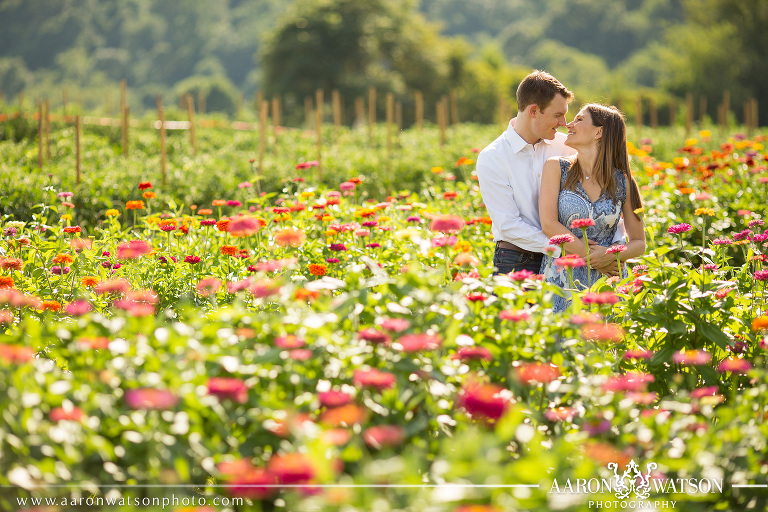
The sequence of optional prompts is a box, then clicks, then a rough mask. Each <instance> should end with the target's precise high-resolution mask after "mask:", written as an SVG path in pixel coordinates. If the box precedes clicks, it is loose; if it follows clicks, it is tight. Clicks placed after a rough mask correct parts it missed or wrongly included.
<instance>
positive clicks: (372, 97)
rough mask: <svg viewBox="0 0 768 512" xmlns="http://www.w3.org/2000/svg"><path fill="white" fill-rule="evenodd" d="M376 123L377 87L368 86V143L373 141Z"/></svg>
mask: <svg viewBox="0 0 768 512" xmlns="http://www.w3.org/2000/svg"><path fill="white" fill-rule="evenodd" d="M375 124H376V88H375V87H373V86H371V87H369V88H368V143H369V144H370V143H371V142H372V141H373V125H375Z"/></svg>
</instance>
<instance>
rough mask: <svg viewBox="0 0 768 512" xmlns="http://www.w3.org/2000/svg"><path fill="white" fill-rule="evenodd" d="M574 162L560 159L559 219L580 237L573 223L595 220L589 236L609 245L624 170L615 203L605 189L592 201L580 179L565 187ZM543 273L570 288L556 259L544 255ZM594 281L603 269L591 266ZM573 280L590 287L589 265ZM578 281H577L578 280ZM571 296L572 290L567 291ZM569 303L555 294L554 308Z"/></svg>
mask: <svg viewBox="0 0 768 512" xmlns="http://www.w3.org/2000/svg"><path fill="white" fill-rule="evenodd" d="M570 167H571V162H570V161H569V160H566V159H565V158H561V159H560V195H559V196H558V199H557V211H558V215H557V216H558V219H559V220H560V223H561V224H562V225H563V226H565V227H566V228H568V229H569V230H570V231H571V233H572V234H573V236H575V237H576V238H579V239H581V238H582V237H583V233H582V231H581V229H580V228H579V229H571V222H572V221H574V220H575V219H586V218H589V219H592V220H593V221H595V225H594V226H590V227H588V228H587V238H588V239H589V240H594V241H595V242H597V243H598V244H600V245H602V246H603V247H608V246H610V245H611V243H612V242H613V239H614V237H615V235H616V228H617V227H618V225H619V220H620V219H621V210H622V208H623V206H624V201H625V200H626V197H627V181H626V177H625V176H624V173H623V172H621V171H620V170H619V169H616V170H615V171H614V172H615V174H616V176H615V178H616V202H613V200H612V199H611V196H610V195H609V194H608V192H607V191H606V192H605V193H604V194H603V195H601V196H600V197H599V198H598V199H597V200H596V201H595V202H592V201H590V199H589V196H588V195H587V193H586V191H585V190H584V187H583V186H582V184H581V181H578V182H577V184H576V189H575V190H563V188H564V185H565V180H566V178H567V177H568V169H570ZM541 273H542V274H544V279H545V280H546V281H547V282H549V283H554V284H556V285H558V286H559V287H560V288H563V289H569V288H571V282H570V279H569V278H568V271H567V270H566V269H565V268H562V267H558V266H557V265H555V258H553V257H552V256H545V257H544V260H543V261H542V262H541ZM623 273H624V277H626V267H625V268H624V271H623ZM591 274H592V283H589V284H594V283H595V282H596V281H597V280H598V279H599V278H600V277H601V276H602V274H600V272H598V271H597V270H594V269H592V273H591ZM573 280H574V282H575V283H576V286H577V288H578V289H580V290H583V289H584V288H586V287H587V286H588V284H587V283H588V281H587V267H580V268H575V269H574V272H573ZM576 281H578V282H576ZM566 294H567V295H569V292H566ZM567 304H568V302H567V299H564V298H563V297H560V296H559V295H558V296H555V300H554V311H555V312H559V311H564V310H565V308H566V306H567Z"/></svg>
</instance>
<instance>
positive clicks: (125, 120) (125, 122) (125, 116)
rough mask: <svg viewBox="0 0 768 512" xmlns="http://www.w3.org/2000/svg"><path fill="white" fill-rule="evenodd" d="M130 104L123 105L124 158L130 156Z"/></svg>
mask: <svg viewBox="0 0 768 512" xmlns="http://www.w3.org/2000/svg"><path fill="white" fill-rule="evenodd" d="M128 112H129V109H128V105H124V106H123V122H122V130H123V158H128Z"/></svg>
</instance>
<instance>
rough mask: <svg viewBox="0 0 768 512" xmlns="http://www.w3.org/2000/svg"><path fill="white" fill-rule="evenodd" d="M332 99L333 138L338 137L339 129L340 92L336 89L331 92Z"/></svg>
mask: <svg viewBox="0 0 768 512" xmlns="http://www.w3.org/2000/svg"><path fill="white" fill-rule="evenodd" d="M331 96H332V101H333V138H334V139H338V138H339V129H340V128H341V94H339V90H338V89H334V90H333V92H332V93H331Z"/></svg>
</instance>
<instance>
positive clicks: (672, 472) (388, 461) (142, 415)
mask: <svg viewBox="0 0 768 512" xmlns="http://www.w3.org/2000/svg"><path fill="white" fill-rule="evenodd" d="M67 130H69V129H68V128H66V127H62V128H61V129H60V130H59V131H56V130H54V132H53V133H52V137H53V138H54V140H53V142H54V145H53V148H52V153H53V154H52V158H51V160H50V162H49V164H47V168H46V169H44V170H43V171H40V170H37V169H34V168H33V166H34V162H35V161H36V160H35V158H36V149H35V145H34V143H33V142H30V141H26V142H25V141H21V142H16V143H14V142H9V141H4V142H0V183H2V190H3V196H4V198H3V202H2V204H1V205H0V213H1V214H2V219H1V220H2V226H1V229H2V230H3V231H2V243H1V244H0V268H1V269H2V270H1V272H0V375H1V376H0V414H2V421H1V422H0V467H1V468H2V471H1V472H0V485H2V487H0V509H2V510H17V509H33V502H32V501H26V502H24V503H26V505H23V504H20V503H21V502H19V501H18V500H19V499H20V498H24V499H28V500H31V499H32V498H39V497H43V498H45V497H48V498H51V499H53V500H54V501H53V502H50V503H49V505H50V507H49V508H48V509H46V510H81V509H82V510H93V509H99V510H138V509H141V510H145V509H146V510H162V509H166V510H199V511H207V510H288V511H294V510H302V511H303V510H344V511H350V512H351V511H368V510H376V511H390V510H391V511H395V510H403V511H405V510H408V511H424V512H427V511H430V512H432V511H434V512H437V511H448V512H469V511H473V512H478V511H482V512H491V511H502V510H504V511H507V510H555V509H556V510H590V509H593V508H594V507H595V505H594V504H590V501H592V502H594V501H601V500H602V501H604V502H605V503H618V504H617V505H612V506H613V508H627V507H629V508H653V509H659V510H660V509H664V508H671V507H672V505H671V504H672V502H674V505H673V508H676V509H680V510H697V511H698V510H764V509H765V507H766V504H767V503H768V488H766V487H760V486H764V485H765V484H766V483H768V480H767V479H766V478H767V475H768V457H767V456H766V453H768V446H767V444H768V421H767V420H768V371H766V351H768V341H766V339H765V338H764V335H765V330H768V316H765V315H766V311H765V310H766V304H767V303H768V300H767V298H768V295H767V294H768V291H767V290H766V283H767V282H768V267H766V265H765V261H766V258H767V256H766V254H768V251H766V241H768V229H767V228H768V226H765V225H764V221H763V219H765V217H766V210H765V204H766V201H767V200H768V170H767V169H766V163H767V162H766V160H768V151H766V148H765V144H766V137H765V136H764V135H756V136H752V137H746V136H744V135H742V134H732V135H727V134H721V135H717V134H715V135H713V134H711V133H709V132H701V133H700V134H698V136H697V138H696V139H687V140H686V139H685V138H684V137H683V136H682V134H678V133H673V132H672V131H670V132H669V133H664V132H659V133H653V132H649V133H644V134H638V137H637V138H635V139H633V140H634V141H635V144H634V145H632V147H631V153H632V155H633V157H632V158H633V163H634V171H635V173H636V175H637V177H638V182H639V183H640V185H641V188H642V192H643V195H644V201H645V206H644V211H643V217H644V221H645V224H646V229H647V240H648V248H649V249H648V251H647V253H646V255H645V256H643V257H642V258H639V259H637V260H635V261H632V262H630V264H629V277H628V278H626V279H624V280H618V279H617V278H614V279H611V280H605V279H603V280H601V281H600V282H598V284H597V285H596V286H595V287H593V289H592V290H588V291H584V292H580V293H576V294H574V300H573V302H572V304H571V306H570V309H569V310H568V311H566V312H565V313H563V314H557V315H554V314H552V312H551V302H552V297H553V296H554V294H558V293H562V292H561V291H560V290H559V289H557V288H555V287H553V286H551V285H549V284H547V283H544V282H542V281H541V280H540V279H537V276H536V275H532V274H530V273H526V272H520V273H513V274H510V275H507V276H492V275H491V274H492V268H491V267H490V261H491V260H492V254H493V241H492V238H491V235H490V219H489V218H488V217H487V214H486V212H485V209H484V207H483V204H482V198H481V197H480V194H479V189H478V187H477V182H476V181H475V180H474V179H473V170H474V165H473V164H474V158H475V155H474V153H475V152H476V151H477V149H476V148H477V147H482V146H483V145H485V144H486V143H488V142H490V141H491V140H493V138H495V136H496V134H497V131H498V129H497V128H495V127H477V126H469V125H463V126H459V127H455V128H453V129H452V130H453V132H452V133H451V136H450V138H449V141H448V142H449V143H448V145H447V146H446V147H442V148H441V147H440V146H439V145H438V143H437V141H436V137H435V136H434V133H431V132H429V131H428V130H425V131H424V132H423V133H421V132H419V133H416V132H415V131H408V132H403V133H402V134H401V135H400V136H399V139H398V141H397V144H396V149H395V151H394V153H391V154H388V153H387V152H386V151H385V149H384V146H385V145H384V144H383V140H384V134H383V132H382V133H377V134H376V137H374V139H373V141H372V142H370V143H369V142H366V140H365V137H363V136H362V135H360V134H356V133H354V132H343V133H342V134H341V135H339V137H338V138H337V139H335V140H334V142H333V144H331V143H328V144H327V146H326V147H325V148H324V153H323V155H322V157H321V158H320V160H319V161H316V160H315V159H316V156H315V153H314V150H315V149H314V139H312V137H311V135H307V134H303V133H301V132H284V133H280V134H279V139H278V137H277V134H276V135H275V138H274V139H273V140H272V142H273V144H272V147H271V150H270V153H269V154H268V158H267V160H266V166H265V170H264V172H263V173H261V174H260V173H258V170H257V169H256V168H255V167H254V163H253V162H251V161H250V160H252V159H253V152H252V149H251V148H253V147H254V146H253V144H252V141H249V139H248V138H247V136H246V135H245V134H235V135H232V134H225V133H219V132H215V131H213V130H211V131H210V133H208V134H207V135H206V132H205V131H202V133H201V139H202V143H201V148H203V149H202V150H201V152H200V156H191V155H189V154H188V151H187V149H188V148H186V146H185V143H186V141H185V140H183V139H182V138H181V137H180V136H177V137H176V138H175V139H174V138H173V136H172V138H171V143H170V148H171V151H170V158H171V173H170V175H169V177H168V179H167V182H168V183H167V184H166V185H163V184H162V179H161V177H160V176H159V175H158V172H157V170H156V169H157V160H158V157H157V154H156V148H155V147H154V146H153V142H152V139H151V137H152V135H153V134H152V133H151V132H149V131H147V132H146V133H144V132H140V133H139V134H138V135H136V138H137V142H136V144H135V147H134V148H133V150H132V152H131V154H130V156H129V158H126V159H124V158H123V157H122V156H121V155H119V154H117V150H116V149H115V148H113V147H112V146H110V145H109V140H110V139H109V137H110V134H109V133H98V132H95V133H92V134H91V135H89V136H88V137H86V147H85V161H86V171H85V173H84V181H83V183H82V184H79V185H76V184H75V183H74V173H73V172H72V165H73V161H74V157H73V151H72V147H71V142H70V138H69V135H70V134H69V133H68V131H67ZM640 135H642V138H641V137H640ZM206 136H207V139H206ZM331 139H332V137H331V135H330V134H329V137H328V140H331ZM206 144H207V146H206ZM367 144H370V146H366V145H367ZM206 147H207V148H208V150H207V151H206V149H205V148H206ZM366 148H367V149H366ZM651 462H652V463H654V465H653V468H654V469H653V472H652V473H651V469H648V477H649V478H650V479H653V480H654V482H655V483H656V487H655V488H654V489H653V491H652V494H651V496H650V497H647V495H642V494H641V493H640V492H639V491H637V493H636V494H635V495H633V499H634V501H632V500H630V501H624V500H623V498H621V499H619V498H617V497H616V496H617V495H614V493H613V491H611V492H607V491H606V490H605V489H601V490H599V491H593V490H592V489H591V488H588V487H586V486H587V483H586V482H590V481H591V479H605V480H607V481H610V480H611V479H612V478H613V475H612V470H611V469H610V468H611V464H612V463H614V465H616V466H618V467H619V468H621V471H624V470H625V468H627V467H632V465H633V464H634V463H637V464H639V465H640V467H641V468H642V469H643V470H644V469H645V468H646V466H647V465H648V463H651ZM617 478H618V477H617ZM580 479H581V480H583V481H584V482H585V484H584V487H583V488H582V492H579V491H578V488H577V484H576V483H577V482H578V481H579V480H580ZM566 481H568V482H572V483H573V492H569V491H566V489H565V486H564V485H563V482H566ZM697 482H698V483H699V484H701V485H698V486H697V485H696V483H697ZM704 482H709V483H708V484H707V486H706V487H705V485H703V483H704ZM713 483H719V484H720V486H719V487H718V485H712V484H713ZM755 486H758V487H755ZM570 487H571V486H570V485H569V486H568V488H569V489H570ZM632 487H633V488H635V489H637V488H636V487H635V485H634V484H633V485H632ZM171 496H174V497H176V498H179V499H181V498H186V499H187V502H184V503H181V504H172V505H171V506H169V507H165V508H163V507H162V506H159V505H158V503H157V501H155V502H154V504H152V503H153V501H152V500H162V499H163V498H166V499H170V497H171ZM88 497H90V498H91V499H95V498H97V497H102V498H110V499H114V500H117V504H116V505H114V506H110V505H107V504H106V502H105V504H103V505H102V506H91V507H90V508H88V507H87V506H86V505H84V503H85V501H80V502H77V504H76V506H71V505H70V504H69V500H78V499H82V500H85V499H86V498H88ZM214 498H216V499H217V501H216V502H215V503H214ZM241 498H242V500H241V501H238V500H240V499H241ZM121 499H122V500H123V501H122V502H121V501H120V500H121ZM134 499H135V500H138V501H136V502H135V503H134V502H133V501H126V500H134ZM201 499H202V501H200V500H201ZM62 500H66V501H65V502H62ZM142 500H148V501H146V502H145V501H142ZM147 502H148V503H150V505H149V506H147V507H144V508H139V507H137V506H136V504H140V505H143V504H146V503H147ZM131 503H134V505H131ZM643 503H650V504H652V507H647V506H645V505H643V506H641V505H640V504H643ZM659 503H661V504H659ZM665 503H666V504H668V505H667V506H664V504H665ZM43 504H45V503H43ZM630 504H631V505H630ZM654 504H655V505H654ZM77 507H81V508H77ZM603 508H606V507H603Z"/></svg>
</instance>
